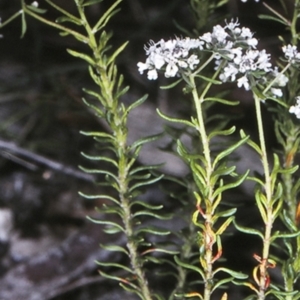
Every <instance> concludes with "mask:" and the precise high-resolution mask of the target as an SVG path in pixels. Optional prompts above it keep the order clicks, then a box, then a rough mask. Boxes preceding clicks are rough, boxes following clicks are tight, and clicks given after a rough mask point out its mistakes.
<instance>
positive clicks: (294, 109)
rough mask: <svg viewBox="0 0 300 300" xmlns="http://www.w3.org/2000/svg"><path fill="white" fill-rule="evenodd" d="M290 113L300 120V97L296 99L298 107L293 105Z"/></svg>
mask: <svg viewBox="0 0 300 300" xmlns="http://www.w3.org/2000/svg"><path fill="white" fill-rule="evenodd" d="M289 112H290V113H291V114H295V115H296V118H297V119H300V96H297V97H296V105H292V106H291V107H290V109H289Z"/></svg>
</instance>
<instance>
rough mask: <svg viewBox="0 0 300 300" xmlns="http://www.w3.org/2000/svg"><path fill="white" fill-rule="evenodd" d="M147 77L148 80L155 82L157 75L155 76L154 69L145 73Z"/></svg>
mask: <svg viewBox="0 0 300 300" xmlns="http://www.w3.org/2000/svg"><path fill="white" fill-rule="evenodd" d="M147 77H148V79H149V80H156V79H157V77H158V75H157V71H156V70H155V69H153V70H149V71H148V73H147Z"/></svg>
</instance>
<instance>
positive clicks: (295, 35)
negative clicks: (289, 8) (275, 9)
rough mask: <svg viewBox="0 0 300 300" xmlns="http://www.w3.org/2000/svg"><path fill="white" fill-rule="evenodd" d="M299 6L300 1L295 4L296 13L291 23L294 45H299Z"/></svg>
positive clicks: (297, 0) (296, 0)
mask: <svg viewBox="0 0 300 300" xmlns="http://www.w3.org/2000/svg"><path fill="white" fill-rule="evenodd" d="M299 6H300V1H299V0H295V3H294V13H293V18H292V22H291V27H290V28H291V29H290V31H291V35H292V41H291V42H292V44H293V45H297V44H298V32H297V20H298V14H299Z"/></svg>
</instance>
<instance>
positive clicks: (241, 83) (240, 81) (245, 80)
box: [237, 76, 250, 91]
mask: <svg viewBox="0 0 300 300" xmlns="http://www.w3.org/2000/svg"><path fill="white" fill-rule="evenodd" d="M237 86H238V87H242V86H244V88H245V90H246V91H249V89H250V84H249V81H248V78H247V77H246V76H243V77H241V78H239V79H238V80H237Z"/></svg>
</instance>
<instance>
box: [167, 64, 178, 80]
mask: <svg viewBox="0 0 300 300" xmlns="http://www.w3.org/2000/svg"><path fill="white" fill-rule="evenodd" d="M177 72H178V67H177V66H176V64H175V63H174V62H170V63H169V64H168V65H167V67H166V72H165V76H166V77H167V78H168V77H175V76H176V74H177Z"/></svg>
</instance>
